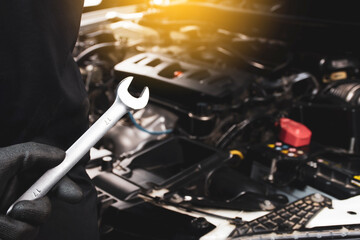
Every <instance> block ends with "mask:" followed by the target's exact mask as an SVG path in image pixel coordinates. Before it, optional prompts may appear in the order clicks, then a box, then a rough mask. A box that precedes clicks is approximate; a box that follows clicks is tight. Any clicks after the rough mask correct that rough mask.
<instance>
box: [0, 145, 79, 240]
mask: <svg viewBox="0 0 360 240" xmlns="http://www.w3.org/2000/svg"><path fill="white" fill-rule="evenodd" d="M64 157H65V153H64V151H62V150H60V149H58V148H55V147H51V146H48V145H44V144H38V143H24V144H18V145H13V146H10V147H6V148H0V183H1V184H0V211H1V212H2V213H5V212H6V210H7V208H8V207H9V206H10V205H11V204H12V203H13V202H14V201H15V200H16V199H17V198H18V197H19V196H20V195H21V194H22V193H23V192H25V191H26V190H27V189H28V188H29V187H30V186H31V185H32V184H33V183H34V182H35V181H36V180H37V179H38V178H39V177H40V176H41V175H42V174H43V173H44V172H45V171H46V170H47V169H49V168H52V167H55V166H56V165H58V164H59V163H60V162H61V161H62V160H63V159H64ZM50 195H52V196H54V197H58V198H60V199H62V200H64V201H66V202H69V203H76V202H79V201H80V200H81V198H82V192H81V189H80V188H79V187H78V186H77V185H76V184H75V183H74V182H73V181H71V180H70V179H69V178H67V177H65V178H63V179H62V180H61V181H60V182H59V183H58V184H57V185H56V186H55V187H54V189H53V190H52V192H51V194H50ZM50 212H51V204H50V201H49V199H48V197H43V198H40V199H37V200H34V201H21V202H18V203H17V204H15V206H14V208H13V209H12V211H11V212H10V214H9V216H5V215H1V214H0V239H1V240H15V239H16V240H17V239H27V240H28V239H33V238H34V237H35V236H36V234H37V231H38V227H39V226H40V225H41V224H42V223H44V222H45V220H46V219H47V217H48V216H49V215H50Z"/></svg>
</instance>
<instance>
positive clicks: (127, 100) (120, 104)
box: [7, 77, 149, 213]
mask: <svg viewBox="0 0 360 240" xmlns="http://www.w3.org/2000/svg"><path fill="white" fill-rule="evenodd" d="M132 79H133V78H132V77H127V78H125V79H124V80H123V81H122V82H121V83H120V84H119V86H118V89H117V96H116V99H115V102H114V103H113V105H112V106H111V107H110V108H109V109H108V110H107V111H106V112H105V113H104V114H103V115H102V116H101V117H100V118H99V119H98V120H97V121H96V122H95V123H94V124H93V125H92V126H91V127H90V128H89V129H88V130H87V131H86V132H85V133H84V134H83V135H82V136H81V137H80V138H79V139H78V140H77V141H76V142H75V143H74V144H73V145H72V146H71V147H70V148H69V149H68V150H67V151H66V156H65V159H64V160H63V161H62V162H61V164H59V165H58V166H56V167H54V168H52V169H50V170H48V171H47V172H45V173H44V175H42V176H41V177H40V178H39V179H38V180H37V181H36V182H35V183H34V184H33V185H32V186H31V187H30V188H29V189H28V190H27V191H26V192H25V193H24V194H23V195H22V196H21V197H20V198H19V199H18V200H16V201H15V202H14V203H13V204H12V205H11V207H10V208H9V210H8V211H7V213H9V212H10V211H11V209H12V208H13V206H14V204H15V203H17V202H19V201H22V200H35V199H37V198H40V197H43V196H45V195H46V194H47V193H48V192H49V191H50V190H51V188H53V187H54V186H55V184H56V183H57V182H58V181H60V179H61V178H62V177H64V176H65V175H66V173H67V172H69V171H70V169H71V168H73V167H74V166H75V164H76V163H77V162H78V161H79V160H80V159H81V158H82V157H83V156H84V155H85V154H86V153H87V152H88V151H89V150H90V148H91V147H93V146H94V145H95V144H96V143H97V142H98V141H99V140H100V139H101V137H102V136H104V135H105V133H106V132H107V131H108V130H109V129H110V128H111V127H112V126H114V125H115V123H116V122H117V121H118V120H119V119H120V118H121V117H123V116H124V115H125V114H126V113H127V112H128V111H129V110H132V109H134V110H136V109H142V108H144V107H145V106H146V105H147V103H148V101H149V89H148V87H145V88H144V90H143V92H142V93H141V95H140V97H139V98H135V97H133V96H131V95H130V93H129V92H128V88H129V86H130V84H131V82H132Z"/></svg>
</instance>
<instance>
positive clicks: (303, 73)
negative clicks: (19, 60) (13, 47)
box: [74, 1, 360, 240]
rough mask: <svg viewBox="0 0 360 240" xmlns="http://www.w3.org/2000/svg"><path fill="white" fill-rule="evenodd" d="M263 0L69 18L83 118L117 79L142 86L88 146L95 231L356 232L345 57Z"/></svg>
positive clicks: (338, 235)
mask: <svg viewBox="0 0 360 240" xmlns="http://www.w3.org/2000/svg"><path fill="white" fill-rule="evenodd" d="M159 2H160V3H159ZM238 2H242V4H241V6H240V3H238ZM271 2H272V3H271V4H269V3H266V2H264V1H212V2H211V1H209V2H201V1H179V2H175V3H170V1H151V2H150V3H144V4H137V5H128V6H118V7H112V8H106V9H101V10H96V11H89V12H86V13H84V14H83V18H82V22H81V28H80V34H79V39H78V42H77V43H76V46H75V51H74V58H75V60H76V62H77V64H78V66H79V67H80V72H81V75H82V78H83V80H84V84H85V87H86V90H87V92H88V95H89V100H90V116H89V120H90V123H94V122H95V121H96V120H97V119H98V118H99V117H100V116H101V115H102V113H104V112H105V111H106V110H107V109H108V108H109V107H110V104H111V103H112V102H113V100H114V98H115V90H116V87H117V85H118V84H119V82H120V81H121V80H122V79H123V78H125V77H128V76H133V77H134V80H133V83H132V85H131V89H130V90H131V92H132V94H133V95H134V96H137V95H138V94H140V92H139V91H140V90H141V89H143V88H144V86H148V87H149V89H150V102H149V104H148V106H147V107H146V108H145V109H143V110H139V111H136V112H131V113H129V114H128V116H126V117H125V118H123V119H121V120H120V121H119V122H118V123H117V124H116V125H115V126H114V127H113V128H112V129H111V130H110V131H109V132H108V133H107V134H106V135H105V136H104V137H103V138H102V139H101V140H100V141H99V142H98V143H97V145H96V148H94V149H92V152H91V161H90V162H89V163H88V165H87V171H88V174H89V175H90V177H91V178H92V179H93V182H94V184H95V186H96V188H97V190H98V201H99V204H98V214H99V224H100V230H101V236H102V237H101V239H103V240H111V239H202V240H205V239H313V238H323V239H356V238H358V237H360V229H359V226H358V224H359V223H360V217H359V216H360V208H359V207H358V206H357V205H358V204H356V203H357V202H358V201H359V200H360V197H359V196H358V195H359V194H360V164H359V161H360V159H359V158H360V156H359V153H360V144H359V141H360V126H359V124H358V123H359V122H360V119H359V118H360V108H359V106H360V82H359V79H360V78H359V77H360V76H359V75H360V72H359V68H360V63H359V60H358V59H357V55H356V54H355V51H353V52H351V50H352V49H350V50H349V49H345V50H343V49H342V48H340V47H339V48H338V49H337V50H336V51H330V50H329V49H331V48H330V47H329V46H328V45H331V44H330V43H326V44H323V45H322V44H321V41H320V40H319V39H318V38H316V36H317V35H316V34H315V35H313V39H314V41H313V42H311V41H310V40H309V39H307V38H306V37H302V38H299V37H298V35H296V34H295V32H297V31H300V32H301V34H304V35H306V34H305V33H307V32H317V33H318V35H321V36H322V37H324V38H326V37H327V36H328V35H329V34H330V33H328V32H327V31H326V27H323V25H326V21H325V20H324V21H325V22H322V24H323V25H321V24H320V23H318V24H316V23H313V24H312V25H311V26H310V27H309V26H308V25H309V24H308V22H307V21H304V22H301V24H300V23H299V21H300V20H298V19H292V18H289V19H287V18H285V17H283V16H287V15H286V14H284V12H285V11H288V12H291V9H290V10H289V9H288V8H286V4H285V2H286V1H271ZM237 4H239V6H238V5H237ZM285 13H286V12H285ZM225 16H228V17H225ZM245 17H247V18H246V19H249V20H246V21H245V20H242V19H244V18H245ZM290 20H291V21H290ZM244 22H245V23H246V24H245V23H244ZM260 22H263V23H260ZM264 22H265V23H267V24H264ZM275 23H276V24H275ZM270 24H275V25H273V26H272V27H271V29H272V30H273V31H271V32H270V30H269V28H270V27H269V26H270ZM338 25H341V24H338ZM344 25H346V24H344ZM336 26H337V25H336ZM341 26H342V25H341ZM346 26H347V25H346ZM324 29H325V30H324ZM344 31H345V30H344ZM325 33H326V34H325ZM301 36H302V35H301ZM309 42H311V44H310V43H309ZM319 42H320V45H321V47H320V46H319V45H318V44H319ZM348 47H350V46H348Z"/></svg>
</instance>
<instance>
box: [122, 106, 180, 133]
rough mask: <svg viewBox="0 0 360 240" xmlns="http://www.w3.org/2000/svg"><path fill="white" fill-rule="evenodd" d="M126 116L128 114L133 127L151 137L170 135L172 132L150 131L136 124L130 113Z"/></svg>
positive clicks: (168, 130) (169, 130) (170, 130)
mask: <svg viewBox="0 0 360 240" xmlns="http://www.w3.org/2000/svg"><path fill="white" fill-rule="evenodd" d="M128 114H129V117H130V120H131V122H132V123H133V124H134V126H135V127H136V128H137V129H139V130H141V131H143V132H146V133H148V134H151V135H162V134H169V133H172V131H173V129H167V130H165V131H150V130H148V129H146V128H144V127H142V126H141V125H140V124H138V123H137V122H136V120H135V118H134V116H133V115H132V113H131V112H129V113H128Z"/></svg>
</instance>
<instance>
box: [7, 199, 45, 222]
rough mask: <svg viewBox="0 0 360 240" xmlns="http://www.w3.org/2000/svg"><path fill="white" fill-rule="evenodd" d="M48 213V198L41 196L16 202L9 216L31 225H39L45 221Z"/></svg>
mask: <svg viewBox="0 0 360 240" xmlns="http://www.w3.org/2000/svg"><path fill="white" fill-rule="evenodd" d="M50 213H51V203H50V200H49V198H48V197H42V198H39V199H36V200H33V201H20V202H18V203H16V204H15V205H14V207H13V209H12V210H11V212H10V213H9V216H10V217H12V218H13V219H16V220H19V221H23V222H26V223H30V224H32V225H40V224H43V223H44V222H45V221H46V219H47V218H48V217H49V216H50Z"/></svg>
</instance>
